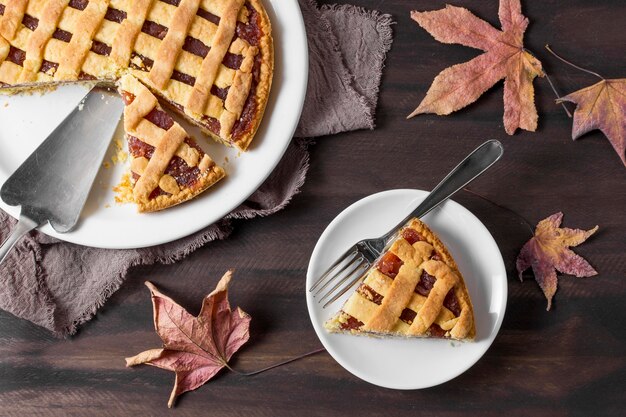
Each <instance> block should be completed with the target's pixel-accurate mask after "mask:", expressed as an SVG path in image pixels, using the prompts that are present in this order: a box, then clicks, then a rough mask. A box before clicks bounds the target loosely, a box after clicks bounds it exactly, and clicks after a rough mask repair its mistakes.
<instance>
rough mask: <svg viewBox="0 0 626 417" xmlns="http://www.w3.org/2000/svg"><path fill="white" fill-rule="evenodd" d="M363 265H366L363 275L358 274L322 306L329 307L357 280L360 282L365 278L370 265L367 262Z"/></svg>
mask: <svg viewBox="0 0 626 417" xmlns="http://www.w3.org/2000/svg"><path fill="white" fill-rule="evenodd" d="M362 265H365V271H363V273H362V274H361V275H357V277H356V278H355V279H353V280H352V281H350V282H349V283H348V284H347V285H346V286H345V287H343V288H342V289H341V290H339V292H338V293H337V294H335V295H334V296H333V298H331V299H330V300H328V301H326V302H325V303H324V305H323V306H322V308H326V307H328V305H329V304H331V303H334V302H335V301H337V300H338V299H339V297H341V296H342V295H344V294H345V293H346V291H348V290H349V289H350V288H352V286H353V285H354V284H356V283H357V282H359V281H360V280H362V279H363V277H364V276H365V275H366V274H367V271H368V270H369V265H367V263H365V264H362ZM355 272H356V271H355ZM345 281H346V279H343V280H341V282H345ZM331 292H332V291H331ZM329 294H330V292H329ZM320 301H321V300H320Z"/></svg>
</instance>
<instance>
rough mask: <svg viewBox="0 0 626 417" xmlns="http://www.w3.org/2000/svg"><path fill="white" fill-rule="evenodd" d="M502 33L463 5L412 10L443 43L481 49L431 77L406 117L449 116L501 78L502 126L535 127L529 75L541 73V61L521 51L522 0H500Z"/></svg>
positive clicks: (510, 128) (510, 131)
mask: <svg viewBox="0 0 626 417" xmlns="http://www.w3.org/2000/svg"><path fill="white" fill-rule="evenodd" d="M498 15H499V17H500V22H501V23H502V31H500V30H498V29H496V28H494V27H493V26H491V25H490V24H489V23H487V22H485V21H484V20H482V19H480V18H478V17H476V16H475V15H474V14H472V13H471V12H470V11H469V10H467V9H464V8H462V7H455V6H449V5H448V6H446V8H445V9H441V10H435V11H431V12H421V13H420V12H416V11H413V12H411V18H412V19H413V20H415V21H416V22H417V23H418V24H419V25H420V26H421V27H422V28H424V29H425V30H426V31H428V32H429V33H430V34H431V35H432V36H433V37H434V38H435V39H436V40H438V41H439V42H443V43H458V44H461V45H465V46H469V47H471V48H477V49H480V50H483V51H485V53H484V54H482V55H479V56H477V57H476V58H474V59H472V60H471V61H468V62H465V63H462V64H458V65H454V66H452V67H450V68H447V69H445V70H443V71H442V72H440V73H439V75H437V77H435V80H434V81H433V84H432V85H431V86H430V89H429V90H428V92H427V93H426V97H425V98H424V100H423V101H422V102H421V103H420V105H419V106H418V107H417V108H416V109H415V111H413V113H411V114H410V115H409V116H408V117H409V118H410V117H413V116H415V115H418V114H422V113H436V114H438V115H446V114H450V113H452V112H454V111H457V110H459V109H461V108H463V107H465V106H467V105H468V104H471V103H473V102H474V101H476V100H477V99H478V97H480V96H481V95H482V94H483V93H484V92H485V91H487V90H488V89H489V88H491V87H492V86H493V85H494V84H495V83H497V82H498V81H500V80H501V79H503V78H504V129H505V130H506V132H507V133H508V134H509V135H512V134H513V133H515V130H516V129H517V128H521V129H525V130H529V131H532V132H534V131H535V130H536V129H537V118H538V116H537V109H536V108H535V99H534V89H533V79H534V78H535V77H537V76H540V77H543V76H544V72H543V68H542V66H541V62H539V60H537V59H536V58H535V57H534V56H533V55H531V54H530V53H529V52H528V51H527V50H526V49H524V45H523V38H524V32H525V31H526V27H527V26H528V18H526V17H525V16H524V15H522V6H521V4H520V0H501V1H500V9H499V11H498Z"/></svg>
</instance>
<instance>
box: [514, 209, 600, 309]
mask: <svg viewBox="0 0 626 417" xmlns="http://www.w3.org/2000/svg"><path fill="white" fill-rule="evenodd" d="M562 219H563V213H556V214H553V215H552V216H550V217H548V218H547V219H543V220H542V221H540V222H539V223H538V224H537V228H536V229H535V235H534V236H533V237H532V238H531V239H530V240H529V241H528V242H526V244H525V245H524V247H523V248H522V250H521V251H520V254H519V256H518V257H517V272H518V274H519V279H520V280H523V279H522V273H523V272H524V271H525V270H527V269H528V268H530V267H532V269H533V272H534V273H535V280H536V281H537V283H538V284H539V286H540V287H541V289H542V290H543V294H544V295H545V296H546V299H547V300H548V307H547V308H546V310H550V307H551V306H552V297H553V296H554V293H555V292H556V286H557V278H556V270H559V271H560V272H562V273H564V274H571V275H574V276H577V277H590V276H593V275H597V272H596V270H595V269H593V267H592V266H591V265H589V263H588V262H587V261H586V260H584V259H583V258H582V257H581V256H579V255H576V254H575V253H574V252H572V251H571V250H569V249H568V248H569V247H571V246H578V245H580V244H581V243H583V242H584V241H585V240H587V238H588V237H589V236H591V235H592V234H594V233H595V232H596V230H598V226H596V227H594V228H593V229H591V230H587V231H584V230H580V229H568V228H560V227H559V226H560V225H561V220H562Z"/></svg>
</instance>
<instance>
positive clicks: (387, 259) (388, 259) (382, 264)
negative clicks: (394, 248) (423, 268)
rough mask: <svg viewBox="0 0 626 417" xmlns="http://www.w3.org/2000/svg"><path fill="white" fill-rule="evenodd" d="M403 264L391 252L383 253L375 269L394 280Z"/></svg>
mask: <svg viewBox="0 0 626 417" xmlns="http://www.w3.org/2000/svg"><path fill="white" fill-rule="evenodd" d="M403 264H404V262H402V259H400V258H398V257H397V256H396V255H395V254H393V253H391V252H387V253H385V254H384V255H383V256H382V258H380V260H379V261H378V263H376V268H378V270H379V271H380V272H381V273H383V274H385V275H387V276H388V277H389V278H392V279H393V278H395V277H396V275H398V272H399V271H400V267H401V266H402V265H403Z"/></svg>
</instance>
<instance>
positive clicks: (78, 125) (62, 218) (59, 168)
mask: <svg viewBox="0 0 626 417" xmlns="http://www.w3.org/2000/svg"><path fill="white" fill-rule="evenodd" d="M123 110H124V103H123V102H122V100H121V99H120V97H119V96H118V95H117V94H116V93H115V91H111V90H110V89H108V88H105V87H99V86H96V87H94V88H92V89H91V90H90V91H89V92H88V93H87V95H86V96H85V97H84V98H83V100H82V101H81V102H80V104H79V105H77V106H76V108H75V109H74V110H73V111H72V112H71V113H70V114H69V115H68V116H67V117H66V118H65V120H63V121H62V122H61V124H60V125H59V126H58V127H57V128H56V129H55V130H54V131H53V132H52V133H51V134H50V136H48V138H47V139H46V140H44V141H43V143H42V144H41V145H39V147H38V148H37V149H36V150H35V151H34V152H33V153H32V154H31V155H30V156H29V157H28V159H27V160H26V161H25V162H24V163H23V164H22V165H21V166H20V167H19V168H18V169H17V170H16V171H15V172H14V173H13V175H11V176H10V177H9V178H8V179H7V180H6V182H5V183H4V184H3V185H2V189H0V198H2V200H3V201H4V202H5V203H6V204H8V205H10V206H21V207H22V209H21V212H20V217H19V222H18V223H17V225H16V226H15V228H14V229H13V232H12V234H11V235H10V236H9V237H8V238H7V239H6V241H5V242H4V243H2V246H0V263H2V261H3V260H4V259H5V257H6V255H7V254H8V253H9V251H10V250H11V248H12V247H13V246H14V245H15V243H17V242H18V241H19V239H20V238H22V236H24V235H25V234H26V233H28V232H30V231H31V230H33V229H35V228H36V227H38V226H41V225H43V224H45V223H46V222H50V225H51V226H52V227H53V228H54V230H56V231H57V232H58V233H67V232H69V231H71V230H72V229H73V228H74V226H76V223H77V222H78V218H79V216H80V212H81V211H82V209H83V206H84V205H85V202H86V200H87V196H88V195H89V190H91V186H92V184H93V182H94V180H95V178H96V175H97V173H98V170H99V168H100V165H101V164H102V160H103V159H104V156H105V154H106V151H107V149H108V147H109V144H110V142H111V137H112V136H113V133H114V132H115V129H116V127H117V124H118V121H119V119H120V116H121V114H122V112H123Z"/></svg>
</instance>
